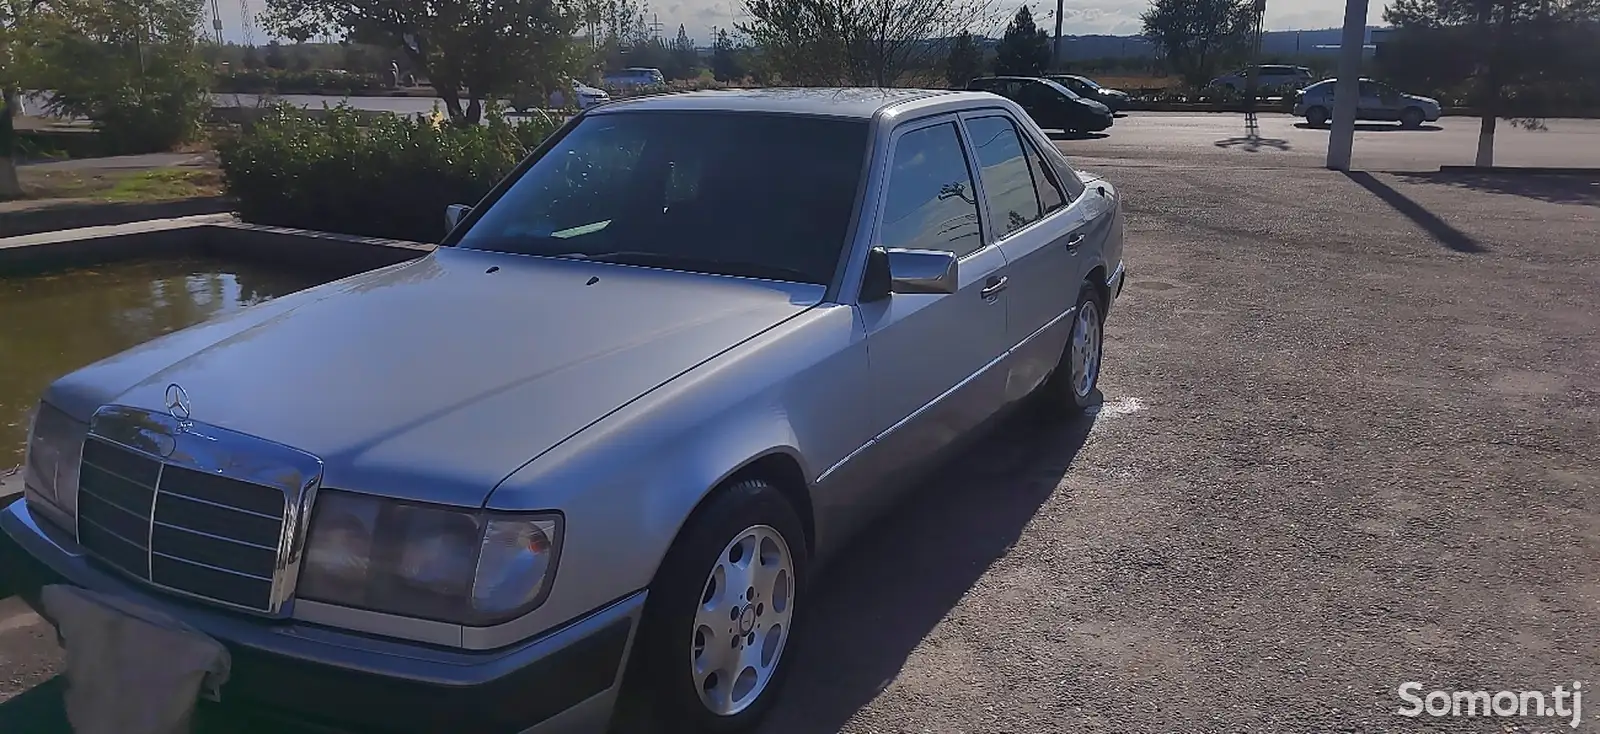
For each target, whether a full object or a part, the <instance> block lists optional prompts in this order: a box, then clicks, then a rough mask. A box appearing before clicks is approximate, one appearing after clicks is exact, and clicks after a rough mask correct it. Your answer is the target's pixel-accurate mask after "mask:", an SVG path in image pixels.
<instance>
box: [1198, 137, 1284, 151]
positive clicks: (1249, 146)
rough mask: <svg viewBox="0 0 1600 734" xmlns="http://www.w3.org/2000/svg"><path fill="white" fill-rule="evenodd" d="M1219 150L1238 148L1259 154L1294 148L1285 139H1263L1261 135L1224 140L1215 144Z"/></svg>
mask: <svg viewBox="0 0 1600 734" xmlns="http://www.w3.org/2000/svg"><path fill="white" fill-rule="evenodd" d="M1213 145H1216V146H1217V147H1218V148H1237V149H1239V150H1242V151H1245V152H1247V153H1259V152H1261V151H1263V150H1288V149H1289V148H1291V147H1293V146H1291V145H1290V144H1289V141H1287V140H1284V139H1283V138H1263V137H1261V136H1260V135H1241V136H1239V137H1236V138H1223V139H1221V140H1218V141H1217V142H1215V143H1213Z"/></svg>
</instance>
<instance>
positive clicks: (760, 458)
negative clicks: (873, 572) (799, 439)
mask: <svg viewBox="0 0 1600 734" xmlns="http://www.w3.org/2000/svg"><path fill="white" fill-rule="evenodd" d="M747 479H760V480H763V481H766V482H767V483H769V484H771V485H773V486H774V487H776V488H777V490H778V492H779V493H781V494H782V495H783V497H784V499H786V500H788V501H789V506H790V507H792V508H793V509H794V514H795V515H797V516H798V517H799V518H800V527H801V528H802V529H803V530H804V531H805V534H806V537H805V538H804V540H805V544H806V552H807V553H814V552H816V549H817V546H816V542H817V541H816V537H817V528H816V515H815V512H814V510H813V508H812V504H811V483H810V482H809V481H807V480H806V472H805V469H804V467H803V465H802V464H801V463H800V458H799V454H798V453H797V452H795V451H794V450H793V449H791V448H789V447H787V446H778V447H773V448H771V449H768V450H766V451H764V452H762V453H760V454H758V455H756V456H752V457H750V458H749V459H746V460H745V461H744V462H743V463H741V464H740V465H739V466H738V468H735V469H734V470H732V471H730V472H728V473H727V474H726V475H725V476H723V477H722V479H720V480H718V481H717V482H716V483H715V484H713V485H712V486H711V488H710V489H709V490H707V491H706V493H705V495H704V496H702V497H701V498H700V501H699V502H697V503H695V506H694V509H692V510H690V511H689V514H688V516H687V517H685V518H684V524H685V525H687V524H688V521H689V518H692V517H694V516H695V514H696V513H698V512H700V510H701V509H702V508H704V507H705V505H706V504H707V503H708V502H709V501H710V500H711V499H712V497H714V496H715V495H716V494H717V492H718V491H720V490H721V489H722V488H724V487H728V486H731V485H733V484H736V483H738V482H741V481H744V480H747ZM679 532H680V533H681V532H682V528H681V527H680V528H679Z"/></svg>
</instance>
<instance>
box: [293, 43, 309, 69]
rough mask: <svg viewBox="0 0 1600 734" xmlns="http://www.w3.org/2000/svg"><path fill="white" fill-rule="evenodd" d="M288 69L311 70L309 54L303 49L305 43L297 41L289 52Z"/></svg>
mask: <svg viewBox="0 0 1600 734" xmlns="http://www.w3.org/2000/svg"><path fill="white" fill-rule="evenodd" d="M289 69H290V70H291V71H298V72H307V71H311V54H310V53H308V52H307V51H306V49H305V44H303V43H297V44H295V45H294V50H292V51H290V52H289Z"/></svg>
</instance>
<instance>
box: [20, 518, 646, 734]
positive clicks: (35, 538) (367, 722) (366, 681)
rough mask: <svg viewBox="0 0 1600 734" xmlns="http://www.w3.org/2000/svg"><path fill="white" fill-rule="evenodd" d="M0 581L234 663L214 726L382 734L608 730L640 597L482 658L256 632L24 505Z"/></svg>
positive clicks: (33, 598) (287, 627)
mask: <svg viewBox="0 0 1600 734" xmlns="http://www.w3.org/2000/svg"><path fill="white" fill-rule="evenodd" d="M0 577H3V578H4V579H5V580H6V585H7V586H9V587H10V591H12V592H15V593H16V594H18V595H19V596H21V597H22V598H23V600H24V601H26V602H27V603H28V604H29V606H32V607H33V608H34V609H35V610H36V611H38V612H40V614H41V616H44V610H43V609H42V606H43V605H42V604H40V603H39V593H40V590H41V589H42V588H43V587H44V586H46V585H49V584H56V583H66V584H72V585H76V586H81V587H85V588H89V589H93V590H95V591H99V592H103V593H111V594H117V595H119V596H122V597H125V598H128V599H131V600H134V601H136V602H137V603H139V604H141V605H144V606H147V607H151V608H154V609H159V610H161V611H163V612H166V613H167V614H170V615H172V616H173V617H176V618H178V619H181V620H183V621H185V622H187V623H189V624H191V625H193V626H194V627H195V628H197V629H199V630H200V631H201V632H204V633H205V634H207V635H210V636H211V637H213V638H215V639H216V640H218V641H219V642H222V643H223V644H224V645H225V646H227V648H228V651H229V653H230V655H231V656H232V659H233V668H232V671H231V674H230V677H229V681H228V683H227V684H226V685H225V686H224V687H223V688H222V701H223V703H222V705H221V706H220V707H219V708H220V709H221V711H220V713H222V714H224V715H225V714H228V713H242V714H249V715H259V716H264V717H267V718H276V719H284V720H288V721H293V722H304V723H310V724H320V725H324V726H331V727H336V728H346V729H348V728H355V729H360V730H363V731H381V732H427V733H429V734H436V733H437V732H445V731H461V732H474V733H477V732H484V733H485V734H493V733H497V732H530V733H534V734H557V733H558V732H559V733H560V734H568V733H573V734H576V733H577V732H600V731H603V730H604V729H605V727H606V726H607V724H608V722H609V721H610V718H611V711H612V707H613V705H614V703H615V700H616V691H617V689H618V687H619V684H620V682H621V677H622V671H623V667H624V666H623V661H624V660H626V659H627V655H628V650H629V648H630V647H631V645H632V641H633V634H634V630H635V628H636V626H637V621H638V618H639V614H640V612H641V611H642V609H643V606H644V597H645V595H644V592H642V591H641V592H637V593H635V594H632V595H630V596H628V597H625V598H623V599H621V600H618V601H616V602H614V603H612V604H610V605H608V606H606V607H604V608H602V609H600V610H597V611H595V612H593V613H591V614H589V615H588V616H586V617H584V618H581V619H578V620H576V621H574V622H571V623H569V624H567V625H565V626H563V627H561V628H559V629H557V630H554V631H551V632H548V633H545V634H544V635H541V636H540V637H538V638H535V639H533V640H529V641H526V642H523V643H519V644H517V645H514V646H512V647H509V648H504V649H501V650H494V651H488V652H476V651H472V652H469V651H463V650H453V649H448V648H441V647H435V646H431V645H422V644H417V643H408V642H404V641H397V640H388V639H380V638H376V637H371V636H367V635H358V634H352V633H348V632H344V631H340V630H336V629H331V628H327V627H321V626H317V625H310V624H305V623H301V622H295V621H292V620H290V621H283V622H265V621H263V620H261V619H258V618H253V617H250V616H248V615H243V614H237V613H233V612H229V611H225V610H222V609H218V608H215V607H211V606H208V605H204V604H199V603H191V602H188V601H184V600H179V599H175V598H171V597H167V596H162V595H159V594H156V593H152V592H151V591H150V590H149V589H146V588H144V587H141V586H137V585H135V584H134V583H132V582H129V581H127V580H125V579H124V578H123V577H121V576H114V575H112V574H109V573H107V572H105V571H103V570H101V569H100V568H98V567H96V566H95V565H93V564H91V563H90V562H89V560H88V559H87V558H86V557H84V556H83V555H82V554H81V553H78V552H77V547H76V544H75V543H74V542H72V540H71V539H70V537H67V536H66V534H65V533H62V532H60V531H57V530H54V528H53V527H51V526H41V525H40V524H39V522H37V521H36V520H35V519H34V518H33V517H32V515H31V514H30V513H29V512H28V509H27V506H26V505H25V504H24V502H23V501H22V500H21V499H18V500H17V501H15V502H13V503H11V505H10V506H8V507H6V508H4V509H3V510H0Z"/></svg>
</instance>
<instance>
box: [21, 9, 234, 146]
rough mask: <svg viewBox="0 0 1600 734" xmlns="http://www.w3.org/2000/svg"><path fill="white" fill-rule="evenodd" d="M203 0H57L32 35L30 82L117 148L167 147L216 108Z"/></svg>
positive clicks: (56, 109)
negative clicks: (202, 48) (202, 43)
mask: <svg viewBox="0 0 1600 734" xmlns="http://www.w3.org/2000/svg"><path fill="white" fill-rule="evenodd" d="M201 2H202V0H139V1H138V2H129V1H126V0H53V1H52V2H51V4H50V12H49V13H46V14H42V15H40V16H39V17H38V18H36V19H35V22H34V24H33V26H32V27H31V28H30V31H29V35H30V37H31V39H32V41H33V43H34V48H35V52H34V53H33V54H32V55H33V61H32V63H31V65H25V67H27V68H28V69H29V71H28V77H29V79H28V81H29V83H30V85H31V86H33V88H35V89H48V90H51V91H50V92H49V93H48V102H47V105H46V106H47V108H48V109H49V110H50V112H51V113H52V114H54V115H56V116H58V117H82V118H87V119H88V120H89V121H90V122H92V123H93V124H94V126H95V128H96V129H97V130H99V131H100V133H101V137H102V138H103V139H104V140H105V141H106V143H107V144H108V146H109V147H110V148H112V149H113V150H117V151H119V152H126V153H140V152H149V151H156V150H167V149H170V148H171V147H172V146H174V145H176V144H178V143H182V142H185V141H187V140H190V139H192V138H193V137H194V136H195V135H197V134H198V133H199V131H200V121H201V119H202V118H203V117H204V115H205V114H206V113H207V112H208V111H210V108H211V98H210V95H209V93H208V88H207V87H208V85H209V83H210V81H211V77H212V75H211V70H210V69H209V68H207V67H206V65H205V62H204V61H203V60H202V59H201V57H200V54H199V52H198V46H197V40H198V39H197V35H196V31H195V29H196V28H197V27H198V25H199V22H200V18H201V12H200V11H201Z"/></svg>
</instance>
